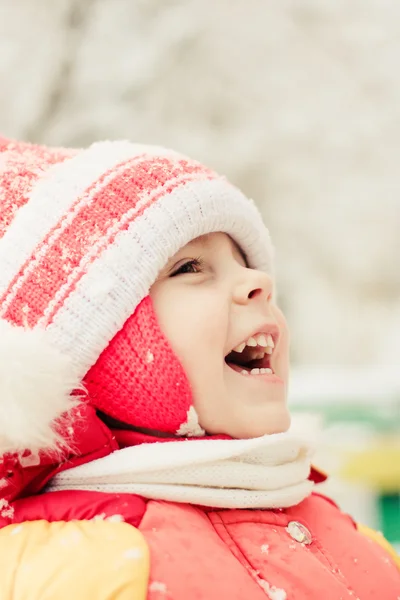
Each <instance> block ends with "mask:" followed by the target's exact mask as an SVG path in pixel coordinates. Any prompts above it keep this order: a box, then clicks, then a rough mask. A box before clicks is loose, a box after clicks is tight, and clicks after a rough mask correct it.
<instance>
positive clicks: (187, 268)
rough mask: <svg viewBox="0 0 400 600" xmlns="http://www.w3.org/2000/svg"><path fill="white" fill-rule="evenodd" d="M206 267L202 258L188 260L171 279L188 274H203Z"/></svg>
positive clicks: (172, 274)
mask: <svg viewBox="0 0 400 600" xmlns="http://www.w3.org/2000/svg"><path fill="white" fill-rule="evenodd" d="M203 267H204V262H203V261H202V260H201V258H193V259H191V260H187V261H186V262H185V263H183V264H182V265H181V266H180V267H178V268H177V269H176V270H175V271H174V272H173V273H171V275H170V277H175V276H176V275H186V274H187V273H201V272H202V270H203Z"/></svg>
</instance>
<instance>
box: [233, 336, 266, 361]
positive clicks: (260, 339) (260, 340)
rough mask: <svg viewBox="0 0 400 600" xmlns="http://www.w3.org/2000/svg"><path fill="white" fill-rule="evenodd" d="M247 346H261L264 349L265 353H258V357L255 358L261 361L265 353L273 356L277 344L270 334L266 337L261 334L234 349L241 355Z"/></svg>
mask: <svg viewBox="0 0 400 600" xmlns="http://www.w3.org/2000/svg"><path fill="white" fill-rule="evenodd" d="M246 346H249V347H250V348H256V347H257V346H260V347H261V348H264V351H263V352H262V353H261V351H260V352H258V353H257V355H255V358H256V359H259V358H263V357H264V354H265V353H266V354H272V349H273V348H274V347H275V344H274V340H273V339H272V335H270V334H268V335H267V336H266V335H265V334H264V333H259V334H258V335H256V336H252V337H249V339H248V340H247V342H242V343H241V344H239V345H238V346H236V348H234V349H233V351H234V352H239V353H240V354H241V353H242V352H243V350H244V349H245V348H246Z"/></svg>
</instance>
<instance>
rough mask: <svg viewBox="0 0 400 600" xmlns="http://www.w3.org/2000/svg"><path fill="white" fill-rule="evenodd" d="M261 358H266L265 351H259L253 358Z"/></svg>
mask: <svg viewBox="0 0 400 600" xmlns="http://www.w3.org/2000/svg"><path fill="white" fill-rule="evenodd" d="M259 358H264V352H257V353H256V354H255V355H254V358H253V360H258V359H259Z"/></svg>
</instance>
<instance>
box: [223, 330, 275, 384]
mask: <svg viewBox="0 0 400 600" xmlns="http://www.w3.org/2000/svg"><path fill="white" fill-rule="evenodd" d="M274 347H275V344H274V341H273V338H272V336H271V334H264V333H259V334H256V335H254V336H251V337H250V338H249V339H248V340H246V341H245V342H242V343H241V344H239V345H238V346H236V347H235V348H234V349H233V350H232V351H231V352H229V354H227V356H225V362H226V364H227V365H228V367H230V368H231V369H233V370H234V371H236V372H237V373H241V374H242V375H273V374H274V371H273V369H272V366H271V357H272V354H273V351H274Z"/></svg>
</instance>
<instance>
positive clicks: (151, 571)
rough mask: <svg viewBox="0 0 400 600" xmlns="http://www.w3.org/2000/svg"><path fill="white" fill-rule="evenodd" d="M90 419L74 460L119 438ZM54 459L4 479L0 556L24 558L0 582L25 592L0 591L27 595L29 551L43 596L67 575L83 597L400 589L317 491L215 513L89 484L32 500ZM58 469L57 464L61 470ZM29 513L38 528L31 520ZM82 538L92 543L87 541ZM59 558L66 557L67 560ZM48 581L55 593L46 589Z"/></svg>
mask: <svg viewBox="0 0 400 600" xmlns="http://www.w3.org/2000/svg"><path fill="white" fill-rule="evenodd" d="M89 414H90V413H89V412H88V415H89ZM89 421H90V426H88V427H87V428H86V433H87V435H86V443H84V442H83V441H82V444H81V453H80V454H79V453H77V455H76V456H75V457H74V458H73V459H71V462H70V463H68V466H72V464H78V462H86V460H88V459H89V460H91V459H92V458H94V457H98V456H101V455H105V454H107V453H109V452H110V451H112V450H113V449H114V448H115V447H116V446H117V444H116V441H115V439H114V437H113V435H112V434H111V432H110V431H109V430H108V428H107V427H106V426H104V425H103V424H102V423H101V422H100V421H99V420H98V419H97V417H95V415H94V413H92V414H91V419H90V420H89ZM124 435H125V438H126V437H127V434H126V433H125V434H124ZM128 437H129V436H128ZM82 439H83V438H82ZM89 440H90V443H89V442H88V441H89ZM84 450H85V451H86V454H85V455H83V451H84ZM88 450H89V452H88ZM51 467H52V466H51V465H49V464H41V465H37V466H31V467H26V468H25V469H20V468H17V466H16V464H14V466H13V465H12V461H11V460H10V461H8V475H9V477H8V478H7V479H6V480H5V481H7V484H5V483H4V479H3V490H2V492H3V494H4V495H5V493H6V492H7V491H8V498H9V499H10V500H11V502H10V505H9V506H8V507H6V505H5V504H3V514H4V516H3V518H2V521H1V522H0V526H2V527H3V529H2V530H1V531H0V534H2V533H3V532H4V535H6V534H7V533H9V535H8V536H7V537H6V541H4V540H5V538H4V539H3V538H2V536H1V535H0V554H2V555H3V556H5V555H4V554H3V553H2V552H1V550H5V547H3V548H2V540H3V543H6V544H8V546H7V548H8V551H7V554H9V555H10V556H11V558H10V561H11V560H13V561H15V560H16V559H15V558H14V556H18V561H19V563H18V568H16V565H15V564H13V565H11V564H10V561H9V562H7V563H5V561H4V560H3V563H2V565H1V566H0V580H1V581H3V582H5V585H6V588H5V589H7V584H8V583H7V582H9V586H10V587H9V589H10V590H11V589H12V590H13V591H14V593H15V595H13V592H9V590H8V589H7V592H6V594H8V595H0V598H1V600H3V599H4V600H20V599H23V600H25V596H23V595H18V593H19V592H18V590H20V589H22V587H23V585H25V584H24V581H25V580H24V573H25V572H26V564H25V562H24V560H25V559H24V557H25V556H28V557H29V560H28V559H26V560H28V563H29V564H32V561H34V562H35V564H36V565H37V566H36V569H35V570H34V578H33V579H32V580H31V581H32V582H31V584H30V585H31V586H32V587H30V588H27V589H29V591H30V593H31V594H32V598H35V600H42V599H43V600H47V598H49V600H50V599H52V600H62V599H63V598H64V597H67V596H64V595H63V594H64V593H65V578H67V580H68V581H70V582H71V584H70V586H69V587H68V593H69V594H71V595H70V597H74V599H75V598H76V600H78V599H79V600H80V598H82V599H83V598H87V597H93V598H94V597H96V598H99V599H101V600H106V599H107V600H111V599H113V600H124V599H125V598H128V597H129V598H145V597H146V594H147V598H149V599H150V600H160V599H161V598H164V599H168V600H184V599H185V600H186V599H187V598H190V599H193V600H195V599H198V600H203V599H204V600H214V599H215V600H217V599H218V600H220V599H221V598H229V599H230V600H236V599H237V600H239V599H240V600H243V599H251V600H253V599H254V600H257V599H260V600H262V599H265V598H270V599H272V600H291V599H295V600H310V599H311V600H312V599H313V598H315V599H317V598H318V600H320V599H321V598H323V599H324V600H339V599H345V598H349V599H350V598H351V599H352V600H354V599H356V598H359V599H360V600H372V599H374V600H375V599H377V598H379V599H382V600H386V599H387V600H398V598H399V597H400V571H399V569H398V568H397V566H396V565H395V561H394V559H393V558H392V557H391V556H390V554H389V553H388V552H387V551H386V550H385V549H384V548H383V547H382V544H380V543H376V542H375V541H374V540H372V539H371V538H370V537H367V536H365V535H363V534H362V533H360V532H359V531H358V529H357V526H356V524H355V523H354V522H353V521H352V520H351V519H350V518H349V517H348V516H346V515H344V514H343V513H341V512H340V510H339V509H338V508H337V506H336V505H335V504H334V503H333V502H331V501H330V500H328V499H327V498H325V497H323V496H321V495H319V494H313V495H312V496H310V497H309V498H307V499H306V500H304V501H303V502H301V503H300V504H299V505H298V506H295V507H292V508H289V509H284V510H212V509H204V508H201V507H196V506H191V505H185V504H176V503H169V502H163V501H146V500H144V499H143V498H140V497H138V496H134V495H131V494H107V493H101V492H82V491H67V492H51V493H47V494H38V495H34V496H31V495H29V496H25V497H22V496H24V492H23V490H24V489H25V491H26V490H29V493H32V491H38V489H40V487H41V486H43V483H44V482H45V481H46V480H47V479H48V478H49V476H50V475H51ZM3 468H4V467H3ZM58 468H59V467H55V466H54V465H53V472H54V470H55V469H58ZM61 468H65V465H63V466H62V467H61ZM13 469H14V471H13ZM12 473H13V474H12ZM6 474H7V473H3V475H6ZM49 474H50V475H49ZM18 483H19V486H18ZM24 484H25V485H24ZM10 490H13V492H12V493H10ZM18 496H20V497H19V499H16V500H12V498H15V497H18ZM76 521H78V523H77V522H76ZM28 522H29V525H31V527H26V524H27V523H28ZM20 523H24V525H23V527H24V528H25V533H24V536H25V537H24V536H21V535H19V536H17V535H11V534H14V533H18V532H19V531H20V530H19V529H18V524H20ZM46 523H47V524H46ZM49 523H51V525H49ZM43 527H44V529H43ZM60 527H61V530H60ZM60 532H61V533H60ZM60 535H61V537H60ZM81 539H82V546H81V545H78V542H77V540H81ZM32 540H33V542H32ZM60 540H61V541H60ZM108 540H110V541H108ZM43 541H45V544H43V543H42V544H41V542H43ZM90 544H92V546H91V545H90ZM124 544H125V546H124ZM120 546H121V547H124V548H125V549H124V551H123V552H122V550H121V552H122V554H121V556H124V557H125V558H126V557H130V560H132V561H133V565H132V564H130V566H129V568H127V567H126V565H125V562H124V563H123V564H122V563H121V564H120V563H115V560H116V556H119V552H120V550H119V548H120ZM53 547H54V548H53ZM14 548H15V549H14ZM42 548H47V549H48V552H49V554H47V555H46V557H42V556H41V555H40V552H41V551H42V550H41V549H42ZM80 548H81V549H82V555H81V556H80V558H79V557H78V555H79V549H80ZM13 552H15V554H13ZM65 552H66V553H67V554H66V556H65V558H63V559H61V558H60V557H62V556H63V553H65ZM68 552H71V554H68ZM38 553H39V557H38ZM57 560H62V562H61V566H60V564H59V563H57ZM99 565H101V567H100V566H99ZM116 565H117V566H116ZM124 565H125V566H124ZM124 568H126V571H124V570H123V569H124ZM1 569H3V571H2V570H1ZM9 572H12V581H11V579H10V578H9V575H8V573H9ZM89 575H90V576H89ZM18 578H20V579H21V584H20V585H17V584H16V582H18V581H19V579H18ZM72 582H73V583H72ZM27 585H28V584H27ZM21 586H22V587H21ZM35 586H36V587H35ZM71 586H72V587H71ZM73 586H75V587H73ZM87 586H92V587H87ZM93 586H94V587H93ZM96 586H97V587H96ZM72 588H73V589H72ZM37 590H39V592H38V591H37ZM49 590H51V594H52V595H51V596H50V595H49V596H47V595H46V594H49V593H50V592H49ZM125 594H126V595H125ZM28 597H29V600H30V598H31V597H30V596H27V598H28Z"/></svg>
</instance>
